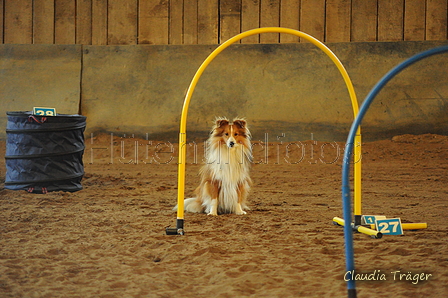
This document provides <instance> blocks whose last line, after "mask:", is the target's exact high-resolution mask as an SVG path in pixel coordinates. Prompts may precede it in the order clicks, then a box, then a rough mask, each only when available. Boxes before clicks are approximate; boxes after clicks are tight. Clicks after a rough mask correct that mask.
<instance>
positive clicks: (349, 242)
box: [342, 46, 448, 298]
mask: <svg viewBox="0 0 448 298" xmlns="http://www.w3.org/2000/svg"><path fill="white" fill-rule="evenodd" d="M445 52H448V46H442V47H438V48H433V49H430V50H427V51H424V52H421V53H419V54H417V55H415V56H412V57H411V58H409V59H407V60H405V61H403V62H402V63H400V64H398V65H397V66H395V67H394V68H393V69H392V70H390V71H389V72H388V73H387V74H386V75H385V76H384V77H383V78H381V80H380V81H378V83H377V84H376V85H375V86H374V87H373V88H372V90H371V91H370V92H369V94H368V95H367V97H366V99H365V100H364V102H363V103H362V105H361V108H360V109H359V113H358V115H357V116H356V118H355V120H354V121H353V123H352V126H351V128H350V132H349V134H348V137H347V143H346V145H345V146H346V150H345V152H344V159H343V163H342V208H343V215H344V222H345V223H346V224H345V225H344V239H345V261H346V270H347V271H346V272H349V271H351V272H354V271H352V270H355V257H354V250H353V227H352V225H351V224H350V223H351V222H352V213H351V203H350V202H351V199H350V180H349V176H350V158H351V156H352V151H353V146H354V140H355V136H356V131H357V130H358V128H359V126H360V125H361V122H362V119H363V118H364V115H365V114H366V112H367V110H368V109H369V107H370V104H371V103H372V102H373V99H374V98H375V96H376V95H377V94H378V93H379V92H380V90H381V89H382V88H383V87H384V86H385V85H386V84H387V83H388V82H389V81H390V80H391V79H392V78H393V77H394V76H396V75H397V74H398V73H400V72H401V71H402V70H404V69H405V68H406V67H408V66H410V65H412V64H414V63H416V62H418V61H420V60H422V59H424V58H427V57H430V56H433V55H437V54H442V53H445ZM347 289H348V297H349V298H355V297H356V284H355V280H354V278H353V277H352V278H350V279H349V280H348V281H347Z"/></svg>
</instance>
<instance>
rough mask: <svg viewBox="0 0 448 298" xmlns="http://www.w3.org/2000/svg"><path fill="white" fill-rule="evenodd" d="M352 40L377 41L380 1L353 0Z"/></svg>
mask: <svg viewBox="0 0 448 298" xmlns="http://www.w3.org/2000/svg"><path fill="white" fill-rule="evenodd" d="M351 15H352V21H351V36H350V40H351V41H376V40H377V27H378V1H377V0H368V1H366V0H352V13H351Z"/></svg>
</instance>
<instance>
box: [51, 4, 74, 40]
mask: <svg viewBox="0 0 448 298" xmlns="http://www.w3.org/2000/svg"><path fill="white" fill-rule="evenodd" d="M75 16H76V7H75V1H73V0H55V20H54V43H55V44H74V43H76V27H75Z"/></svg>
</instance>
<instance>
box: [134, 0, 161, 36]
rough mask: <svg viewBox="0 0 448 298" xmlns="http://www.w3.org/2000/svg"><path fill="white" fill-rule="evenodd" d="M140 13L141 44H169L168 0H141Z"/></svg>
mask: <svg viewBox="0 0 448 298" xmlns="http://www.w3.org/2000/svg"><path fill="white" fill-rule="evenodd" d="M138 10H139V14H138V43H139V44H168V27H169V26H168V23H169V20H168V17H169V1H168V0H140V1H139V8H138Z"/></svg>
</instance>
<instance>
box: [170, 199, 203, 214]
mask: <svg viewBox="0 0 448 298" xmlns="http://www.w3.org/2000/svg"><path fill="white" fill-rule="evenodd" d="M173 210H174V211H177V205H176V206H175V207H174V208H173ZM184 210H185V211H188V212H192V213H202V212H204V206H202V203H201V202H199V201H198V199H197V198H189V199H185V200H184Z"/></svg>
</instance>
